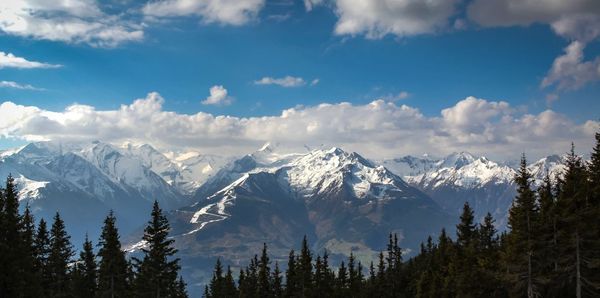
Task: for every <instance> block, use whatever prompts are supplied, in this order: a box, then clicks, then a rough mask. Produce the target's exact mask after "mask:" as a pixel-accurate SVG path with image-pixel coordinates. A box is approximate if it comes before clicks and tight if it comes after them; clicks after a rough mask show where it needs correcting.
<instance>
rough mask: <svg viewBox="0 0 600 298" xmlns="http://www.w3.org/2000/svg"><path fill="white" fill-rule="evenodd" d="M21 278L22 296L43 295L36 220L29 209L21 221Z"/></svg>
mask: <svg viewBox="0 0 600 298" xmlns="http://www.w3.org/2000/svg"><path fill="white" fill-rule="evenodd" d="M20 230H21V232H20V233H21V240H22V242H21V248H20V249H21V254H22V259H21V262H20V263H21V265H20V266H21V272H22V273H21V274H22V276H21V278H22V283H23V284H24V287H23V288H22V291H21V294H22V295H23V296H24V297H40V296H42V295H43V289H42V283H41V280H42V276H41V274H40V273H39V271H38V270H37V266H36V264H37V254H36V247H35V220H34V218H33V215H32V214H31V210H30V209H29V205H27V206H26V207H25V211H24V212H23V217H22V221H21V227H20Z"/></svg>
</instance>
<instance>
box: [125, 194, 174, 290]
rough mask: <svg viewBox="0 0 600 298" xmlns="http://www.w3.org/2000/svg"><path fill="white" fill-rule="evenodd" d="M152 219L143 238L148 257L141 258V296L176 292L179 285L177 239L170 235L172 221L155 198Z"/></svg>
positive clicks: (138, 262)
mask: <svg viewBox="0 0 600 298" xmlns="http://www.w3.org/2000/svg"><path fill="white" fill-rule="evenodd" d="M151 217H152V218H151V219H150V221H149V222H148V225H147V226H146V228H145V229H144V236H143V238H142V240H143V241H144V242H145V243H146V245H147V246H146V247H144V248H142V252H143V254H144V257H143V259H142V261H139V260H138V261H137V264H136V268H137V278H136V281H135V294H136V295H137V296H139V297H162V296H167V295H168V294H169V293H173V292H174V291H175V289H176V288H177V277H178V275H179V274H178V272H179V268H180V267H179V258H175V257H174V255H175V254H176V253H177V250H176V249H175V248H174V247H173V243H174V240H173V239H169V238H168V235H169V230H170V226H169V222H168V221H167V218H166V217H165V216H164V215H163V213H162V210H161V209H160V207H159V206H158V202H157V201H154V205H153V207H152V213H151Z"/></svg>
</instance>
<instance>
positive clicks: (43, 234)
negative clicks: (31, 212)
mask: <svg viewBox="0 0 600 298" xmlns="http://www.w3.org/2000/svg"><path fill="white" fill-rule="evenodd" d="M34 249H35V257H36V260H35V271H36V273H37V275H38V276H40V284H41V288H42V291H43V295H42V296H44V297H48V296H50V283H51V279H52V277H51V275H50V269H49V266H48V258H49V257H50V233H49V232H48V228H47V225H46V221H45V220H44V219H43V218H42V219H40V222H39V224H38V228H37V231H36V234H35V239H34Z"/></svg>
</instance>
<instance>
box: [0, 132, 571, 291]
mask: <svg viewBox="0 0 600 298" xmlns="http://www.w3.org/2000/svg"><path fill="white" fill-rule="evenodd" d="M562 159H563V158H562V157H560V156H557V155H551V156H548V157H546V158H543V159H540V160H539V161H536V162H534V163H532V164H530V165H529V166H528V168H529V170H530V171H531V172H532V173H533V175H534V177H535V181H534V185H539V184H540V183H541V181H542V179H543V177H544V176H545V175H546V173H549V174H550V175H551V177H552V178H556V176H557V175H559V173H560V171H561V170H562V169H563V168H564V166H563V165H562V164H561V162H562ZM515 172H516V170H515V169H514V168H513V167H511V166H509V165H506V164H502V163H497V162H494V161H491V160H489V159H487V158H485V157H482V156H474V155H472V154H469V153H467V152H460V153H453V154H450V155H448V156H446V157H443V158H433V157H430V156H421V157H415V156H404V157H401V158H395V159H387V160H378V161H374V160H370V159H368V158H365V157H363V156H361V155H360V154H358V153H355V152H346V151H344V150H343V149H341V148H335V147H333V148H328V149H317V150H309V151H308V152H301V153H281V152H280V151H279V150H278V148H277V146H272V145H270V144H267V145H265V146H264V147H262V148H261V149H260V150H257V151H256V152H253V153H251V154H248V155H245V156H241V157H238V158H225V157H219V156H213V155H204V154H200V153H198V152H183V153H172V152H170V153H163V152H161V151H158V150H156V149H155V148H153V147H152V146H151V145H148V144H143V145H133V144H124V145H122V146H115V145H111V144H106V143H103V142H99V141H95V142H88V143H69V142H35V143H30V144H28V145H26V146H24V147H21V148H18V149H14V150H7V151H4V152H1V153H0V176H2V177H4V176H7V175H8V174H12V175H13V176H14V177H15V178H16V181H17V183H18V186H19V189H20V198H21V202H22V204H21V205H22V206H25V205H29V206H30V208H31V209H32V210H33V212H34V214H35V215H36V217H37V218H40V217H41V218H45V219H47V220H49V219H50V218H51V217H52V216H53V215H54V213H55V212H56V211H60V212H61V215H62V216H63V217H64V218H65V221H66V223H67V227H68V228H69V229H70V230H69V232H70V234H71V235H72V237H73V240H74V243H75V244H76V246H77V247H78V246H79V243H81V241H82V238H83V236H84V235H85V234H86V233H88V234H89V235H90V238H92V239H96V238H97V235H98V233H99V227H100V223H101V222H102V219H103V218H104V217H105V216H106V214H107V212H108V210H111V209H112V210H114V211H115V213H116V215H117V217H118V223H119V227H120V229H121V233H122V235H125V236H124V237H123V239H125V241H126V242H127V243H126V244H127V245H126V247H127V249H128V250H129V251H130V252H132V253H135V252H136V250H137V249H139V248H140V247H141V246H143V245H144V243H143V242H137V241H135V239H139V235H140V231H141V228H140V227H141V226H142V225H143V224H144V223H145V221H146V220H147V217H148V214H149V210H150V206H151V203H152V202H153V201H154V200H158V202H159V203H160V204H161V206H162V207H163V208H164V209H165V210H169V211H170V212H169V220H170V222H171V225H172V231H171V235H172V236H173V237H174V239H175V240H176V242H175V243H176V245H177V248H178V249H179V251H180V253H179V254H180V257H181V258H182V260H183V261H182V264H183V272H184V274H185V277H187V280H188V283H189V284H190V286H191V287H192V288H194V287H195V286H199V285H201V284H202V283H203V282H205V281H206V280H207V279H208V278H209V277H210V273H211V268H212V265H213V263H214V259H215V258H216V257H220V258H222V259H223V261H225V262H226V263H229V264H233V265H236V264H237V265H240V264H242V263H243V262H245V261H247V259H248V258H250V257H252V256H251V255H249V254H250V253H253V252H255V251H258V249H260V247H261V246H262V244H263V243H269V245H270V247H269V249H270V251H271V253H272V255H273V256H274V259H275V260H278V261H280V263H282V262H285V258H286V257H287V254H288V253H289V249H290V248H291V247H297V246H298V242H299V241H300V239H302V237H303V236H305V235H306V236H307V237H308V239H309V241H310V243H312V246H313V249H314V250H316V251H319V252H322V251H323V250H327V251H328V252H329V253H330V255H331V256H332V258H333V259H334V260H335V259H336V258H341V257H343V256H345V255H348V254H349V253H350V252H353V253H354V255H355V256H357V258H358V259H359V260H361V261H363V262H364V263H365V264H367V262H369V261H370V260H373V259H374V258H375V256H376V255H377V254H378V253H379V251H380V250H382V249H384V247H380V244H381V243H385V239H386V238H387V235H388V234H389V233H397V234H398V236H399V238H400V243H401V245H402V247H403V248H404V249H405V252H406V254H407V255H410V254H411V252H414V251H415V250H417V249H419V244H420V242H421V241H423V240H424V239H425V238H426V237H427V236H428V235H435V234H437V233H439V231H440V229H441V228H442V227H445V228H446V229H448V231H449V232H450V233H453V229H454V225H455V222H456V219H457V216H458V214H459V213H460V210H461V208H462V205H463V204H464V202H465V201H468V202H469V203H470V205H471V206H472V207H473V208H474V209H475V212H476V216H477V218H478V219H480V218H482V217H483V216H484V215H485V213H487V212H491V213H492V214H493V215H494V217H495V218H496V220H497V225H498V228H499V229H504V228H505V227H506V218H507V210H508V209H509V207H510V204H511V202H512V199H513V198H514V196H515V186H514V183H513V177H514V175H515ZM197 290H198V289H195V290H193V289H192V292H197Z"/></svg>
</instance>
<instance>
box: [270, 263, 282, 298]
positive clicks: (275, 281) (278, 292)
mask: <svg viewBox="0 0 600 298" xmlns="http://www.w3.org/2000/svg"><path fill="white" fill-rule="evenodd" d="M271 281H272V283H271V284H272V290H271V291H272V292H273V297H275V298H282V297H283V294H284V291H283V280H282V277H281V270H280V269H279V263H278V262H275V269H273V276H272V277H271Z"/></svg>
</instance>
